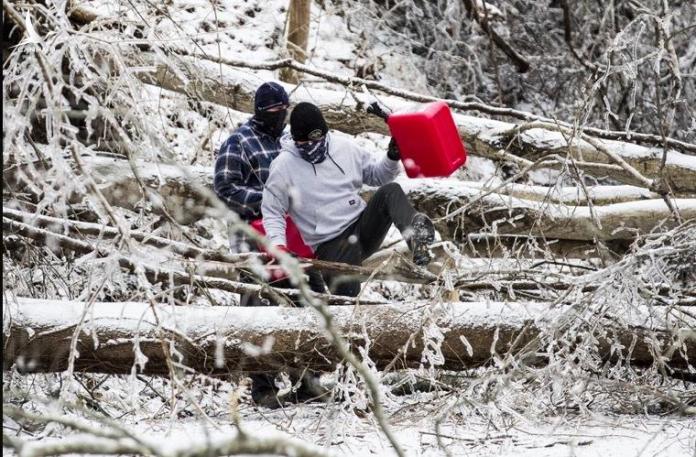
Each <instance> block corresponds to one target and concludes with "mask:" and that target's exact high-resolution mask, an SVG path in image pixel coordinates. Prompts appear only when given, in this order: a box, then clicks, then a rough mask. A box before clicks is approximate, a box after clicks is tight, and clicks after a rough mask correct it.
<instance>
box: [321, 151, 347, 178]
mask: <svg viewBox="0 0 696 457" xmlns="http://www.w3.org/2000/svg"><path fill="white" fill-rule="evenodd" d="M326 155H327V156H329V159H331V161H332V162H333V163H334V165H336V166H337V167H338V169H339V170H341V173H343V174H344V175H345V174H346V172H345V171H343V168H341V166H340V165H339V164H337V163H336V161H335V160H334V158H333V157H331V154H329V151H326ZM316 172H317V171H316V170H314V173H315V174H316Z"/></svg>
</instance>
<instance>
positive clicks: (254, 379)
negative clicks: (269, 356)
mask: <svg viewBox="0 0 696 457" xmlns="http://www.w3.org/2000/svg"><path fill="white" fill-rule="evenodd" d="M250 377H251V399H252V400H253V402H254V404H256V406H262V407H265V408H270V409H277V408H280V407H282V406H283V399H282V398H280V397H279V396H278V388H277V387H276V385H275V381H274V376H271V375H267V374H257V375H251V376H250Z"/></svg>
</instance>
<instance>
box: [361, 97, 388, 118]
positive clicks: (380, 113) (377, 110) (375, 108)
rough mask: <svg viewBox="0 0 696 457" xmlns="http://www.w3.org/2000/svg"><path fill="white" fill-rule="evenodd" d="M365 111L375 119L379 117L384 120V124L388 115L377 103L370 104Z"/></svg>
mask: <svg viewBox="0 0 696 457" xmlns="http://www.w3.org/2000/svg"><path fill="white" fill-rule="evenodd" d="M366 111H367V112H368V113H369V114H374V115H375V116H377V117H381V118H382V119H384V122H386V121H387V118H388V117H389V114H387V112H386V111H384V109H383V108H382V105H380V104H379V102H372V103H370V106H368V107H367V110H366Z"/></svg>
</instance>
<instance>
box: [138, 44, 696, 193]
mask: <svg viewBox="0 0 696 457" xmlns="http://www.w3.org/2000/svg"><path fill="white" fill-rule="evenodd" d="M133 65H134V66H137V67H139V68H143V70H142V71H141V72H140V73H139V74H140V77H141V78H142V80H143V81H145V82H147V83H150V84H154V85H158V86H160V87H163V88H166V89H169V90H173V91H176V92H180V93H184V94H187V95H188V96H190V97H195V98H198V99H201V100H205V101H209V102H212V103H216V104H220V105H223V106H227V107H229V108H232V109H234V110H237V111H243V112H253V97H254V91H255V89H256V86H258V78H257V77H250V76H249V73H248V72H244V71H240V70H236V69H234V68H232V67H225V71H224V72H222V71H221V69H220V66H219V64H215V63H214V62H210V61H203V60H200V59H192V58H188V57H181V58H180V59H179V60H178V66H177V67H176V68H171V67H168V66H166V65H164V64H162V63H161V62H158V61H157V60H156V59H155V58H153V57H152V56H149V55H147V54H143V55H140V56H138V57H137V59H134V62H133ZM294 89H295V86H288V90H289V91H292V94H293V102H300V101H310V102H313V103H316V104H319V105H320V107H321V109H322V112H323V113H324V115H325V117H326V121H327V123H328V124H329V126H330V128H333V129H336V130H339V131H342V132H346V133H349V134H353V135H355V134H359V133H364V132H377V133H381V134H388V131H387V128H386V125H385V124H384V122H383V121H382V120H381V119H379V118H377V117H375V116H372V115H369V114H367V113H366V112H365V110H364V105H363V102H362V101H360V100H357V99H356V98H354V97H353V96H351V95H349V94H346V93H345V92H339V91H329V90H323V89H312V90H311V91H309V90H307V89H305V88H300V89H299V90H294ZM381 100H382V101H383V102H384V103H386V104H387V106H389V107H390V108H392V109H394V110H400V109H408V106H409V105H411V104H412V102H408V101H404V100H403V99H401V98H397V97H393V96H392V97H384V98H381ZM455 122H456V123H457V126H458V128H459V133H460V136H461V138H462V141H464V142H465V143H466V144H467V145H468V147H469V152H470V153H471V154H474V155H479V156H483V157H488V158H493V159H496V160H499V159H501V158H502V157H501V154H500V151H501V150H506V151H507V152H509V153H512V154H514V155H515V156H517V157H518V158H519V159H521V160H523V161H524V160H529V159H534V158H538V157H541V156H548V155H556V156H558V157H564V156H566V155H569V156H570V157H572V158H573V159H574V160H575V161H576V165H577V166H578V167H579V168H581V169H583V170H585V171H587V172H588V173H590V174H592V175H593V176H596V177H599V178H603V177H607V178H611V179H615V180H619V181H622V182H625V183H627V184H637V185H645V184H646V180H648V181H653V180H656V181H660V182H661V177H664V178H665V180H666V181H667V183H668V184H669V186H670V188H671V190H672V191H674V192H676V193H679V194H693V193H695V192H696V157H693V156H689V155H686V154H682V153H680V152H677V151H674V150H668V151H667V157H666V160H665V166H664V169H662V156H663V150H662V149H660V148H651V147H644V146H639V145H636V144H631V143H626V142H621V141H612V140H590V139H589V138H585V137H583V138H584V139H583V138H579V136H580V135H579V134H576V135H575V137H576V139H575V140H573V141H569V140H568V136H569V132H567V131H565V129H564V130H563V131H557V130H558V129H559V128H558V127H557V126H554V125H553V124H550V123H549V124H548V125H547V124H545V123H539V122H537V123H534V125H537V127H536V128H527V127H525V125H524V124H522V125H516V124H511V123H507V122H500V121H494V120H490V119H483V118H478V117H473V116H464V115H458V114H457V115H455ZM571 133H572V132H571ZM597 146H599V148H598V147H597ZM612 156H613V157H612ZM617 157H618V158H619V159H620V161H622V162H623V164H620V163H617V161H616V160H615V159H616V158H617ZM561 161H562V160H561ZM624 164H625V165H627V166H628V167H630V168H632V170H629V169H627V168H626V167H624V166H622V165H624ZM639 175H642V176H643V179H641V178H640V177H638V176H639Z"/></svg>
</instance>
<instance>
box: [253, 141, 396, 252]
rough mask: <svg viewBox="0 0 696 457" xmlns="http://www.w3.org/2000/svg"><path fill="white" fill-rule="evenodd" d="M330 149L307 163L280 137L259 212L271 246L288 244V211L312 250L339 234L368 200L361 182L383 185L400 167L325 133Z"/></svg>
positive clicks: (294, 147)
mask: <svg viewBox="0 0 696 457" xmlns="http://www.w3.org/2000/svg"><path fill="white" fill-rule="evenodd" d="M327 141H328V154H327V156H326V158H325V159H324V161H323V162H321V163H318V164H314V165H313V164H311V163H309V162H307V161H306V160H304V159H303V158H302V157H301V156H300V153H299V151H298V150H297V147H296V146H295V142H294V141H293V140H292V138H291V137H290V135H286V136H285V137H283V138H282V139H281V147H282V149H281V152H280V154H279V155H278V157H276V159H275V160H274V161H273V162H272V163H271V168H270V171H269V175H268V179H267V180H266V183H265V185H264V189H263V198H262V200H261V201H262V203H261V213H262V214H263V226H264V228H265V230H266V235H267V236H268V238H269V239H270V240H271V242H272V243H273V244H275V245H279V244H282V245H287V243H286V240H285V225H286V224H285V215H286V214H288V215H289V216H290V217H291V218H292V220H293V222H294V223H295V225H296V226H297V228H298V229H299V231H300V234H301V235H302V239H303V240H304V242H305V243H306V244H307V245H309V246H310V247H311V248H312V250H316V248H317V247H318V246H319V245H320V244H321V243H324V242H326V241H329V240H332V239H334V238H336V237H337V236H338V235H340V234H341V233H342V232H343V231H344V230H345V229H346V228H348V226H350V225H351V224H352V223H353V222H355V221H356V220H357V219H358V217H360V214H361V213H362V211H363V210H364V209H365V206H367V204H366V203H365V201H364V200H363V199H362V198H361V197H360V190H361V189H362V187H363V184H367V185H369V186H382V185H384V184H387V183H389V182H391V181H393V180H394V178H396V176H397V175H398V174H399V172H400V171H401V166H400V165H399V161H394V160H391V159H389V158H388V157H387V156H386V155H385V156H384V158H383V159H382V160H376V159H375V157H374V156H373V154H371V153H369V152H367V151H365V150H364V149H362V148H360V147H359V146H358V145H357V144H355V143H354V142H353V141H351V140H349V139H347V138H342V137H340V136H337V135H334V134H332V133H331V132H329V133H328V134H327Z"/></svg>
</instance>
